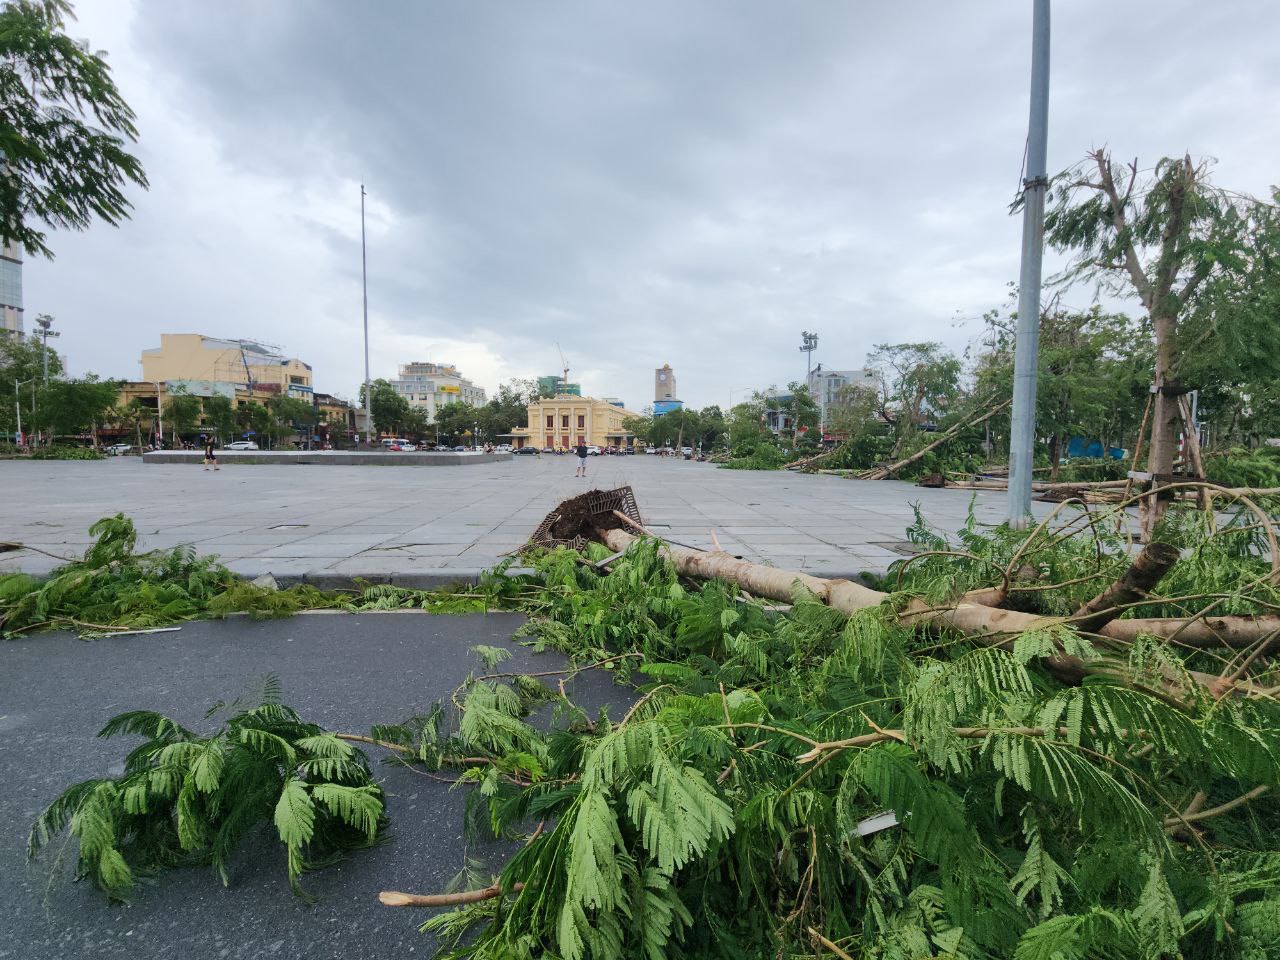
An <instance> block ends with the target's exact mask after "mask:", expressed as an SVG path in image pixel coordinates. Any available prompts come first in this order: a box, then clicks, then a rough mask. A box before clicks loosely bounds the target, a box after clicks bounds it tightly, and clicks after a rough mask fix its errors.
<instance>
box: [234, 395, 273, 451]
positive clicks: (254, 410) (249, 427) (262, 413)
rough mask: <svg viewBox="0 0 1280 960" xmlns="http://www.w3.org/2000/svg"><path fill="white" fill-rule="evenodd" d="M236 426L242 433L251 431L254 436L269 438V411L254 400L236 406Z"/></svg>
mask: <svg viewBox="0 0 1280 960" xmlns="http://www.w3.org/2000/svg"><path fill="white" fill-rule="evenodd" d="M236 426H237V427H239V428H240V431H241V432H242V433H250V432H252V433H253V434H254V436H256V437H259V438H262V439H267V440H268V441H269V440H270V436H271V411H269V410H268V409H267V408H266V407H264V406H263V405H262V404H260V403H258V402H257V401H256V400H250V401H249V402H248V403H245V404H244V405H242V406H239V407H236Z"/></svg>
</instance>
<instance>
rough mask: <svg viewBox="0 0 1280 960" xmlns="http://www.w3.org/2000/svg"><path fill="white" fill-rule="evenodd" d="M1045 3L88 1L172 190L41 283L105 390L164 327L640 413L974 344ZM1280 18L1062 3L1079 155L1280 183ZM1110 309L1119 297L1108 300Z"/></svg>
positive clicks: (993, 289)
mask: <svg viewBox="0 0 1280 960" xmlns="http://www.w3.org/2000/svg"><path fill="white" fill-rule="evenodd" d="M1030 11H1031V4H1030V2H1029V0H1025V2H1013V0H1007V2H983V3H975V2H970V3H954V2H944V0H930V2H925V0H918V2H878V3H872V2H855V0H841V2H834V0H830V2H828V0H807V2H803V3H787V2H782V0H776V2H767V3H766V2H763V0H647V2H643V3H637V2H635V0H616V2H614V0H599V2H595V0H580V2H560V0H541V2H536V3H534V2H526V0H468V2H462V0H431V2H428V0H412V2H411V0H401V2H391V0H383V2H379V3H373V4H362V3H351V2H349V0H269V2H263V0H219V2H208V0H191V2H180V0H80V2H79V4H78V14H79V20H78V22H77V23H75V24H73V25H72V28H71V32H72V33H73V35H76V36H83V37H87V38H88V39H89V40H90V42H91V44H92V45H93V46H94V47H95V48H97V49H104V50H106V51H107V52H108V54H109V59H110V62H111V64H112V66H113V69H114V72H115V76H116V79H117V82H118V84H119V86H120V88H121V90H122V91H123V93H124V95H125V97H126V98H127V99H128V100H129V102H130V103H131V104H132V105H133V107H134V108H135V110H136V111H137V114H138V127H139V129H140V131H141V141H140V143H139V144H138V152H139V154H140V156H141V158H142V160H143V162H144V164H145V167H146V170H147V174H148V176H149V177H150V180H151V189H150V191H149V192H143V191H140V190H138V191H135V192H134V194H133V196H134V201H135V204H136V210H135V212H134V216H133V219H132V221H130V222H129V223H127V224H125V225H124V226H123V227H122V228H120V229H118V230H116V229H112V228H110V227H106V226H95V227H94V228H92V229H91V230H90V231H89V232H88V233H86V234H67V233H62V234H58V235H56V236H54V237H53V240H52V244H51V245H52V246H53V248H54V250H55V251H56V253H57V259H56V261H54V262H53V263H46V262H29V263H28V265H27V268H26V291H25V295H26V308H27V316H28V317H29V318H30V317H34V315H35V314H36V313H39V312H47V313H51V314H54V315H55V316H56V317H57V327H58V328H60V329H61V330H62V331H63V336H62V339H61V341H60V342H59V344H58V346H59V348H60V349H62V350H63V351H64V352H66V353H67V354H68V355H69V361H70V366H71V368H72V370H73V372H76V373H83V372H85V371H89V370H92V371H95V372H97V373H100V374H103V375H105V376H114V377H136V376H137V375H138V369H139V368H138V356H139V352H140V351H141V350H143V349H144V348H147V347H152V346H158V344H159V335H160V333H161V332H175V333H176V332H201V333H206V334H209V335H213V336H222V337H247V338H255V339H259V340H263V341H266V342H269V343H274V344H278V345H279V346H281V347H282V348H283V349H284V350H285V351H286V352H287V353H289V354H291V355H296V356H299V357H301V358H302V359H304V360H306V361H307V362H309V363H311V364H312V365H313V367H314V369H315V385H316V388H317V389H318V390H323V391H326V392H332V393H337V394H339V395H343V396H353V395H354V393H355V391H356V389H357V386H358V384H359V382H360V381H361V379H362V378H363V361H362V347H361V331H360V195H359V189H360V188H359V184H360V182H361V181H363V182H364V183H365V184H366V185H367V189H368V191H369V210H368V216H369V221H368V232H369V323H370V337H371V341H372V346H371V353H372V366H373V375H374V376H375V377H376V376H394V375H395V368H396V365H397V364H398V363H403V362H407V361H410V360H435V361H438V362H440V361H443V362H452V363H456V364H457V365H458V366H459V367H460V368H461V369H462V371H463V372H464V374H466V375H468V376H470V377H471V378H473V379H474V380H476V381H477V382H478V383H479V384H481V385H483V386H484V387H486V388H487V389H489V390H490V391H493V390H494V388H495V387H496V386H497V384H498V383H500V382H502V381H505V380H506V379H508V378H510V377H513V376H521V377H523V376H536V375H539V374H546V373H552V372H557V371H558V370H559V367H560V359H559V355H558V353H557V350H556V341H557V340H558V341H559V343H560V346H561V347H562V348H563V350H564V354H565V356H566V357H567V358H568V362H569V364H570V367H571V372H570V377H571V379H574V380H581V381H582V383H583V386H584V390H585V391H588V392H590V393H592V394H595V395H597V396H609V395H614V396H621V397H622V398H624V399H625V400H626V401H627V404H628V406H630V407H632V408H635V409H639V408H640V407H642V406H644V405H645V404H646V403H649V402H651V401H652V399H653V395H652V383H653V369H654V367H656V366H660V365H661V364H662V363H664V362H669V363H670V364H671V365H672V366H673V367H674V368H675V371H676V374H677V377H678V382H679V387H680V394H681V396H682V398H683V399H684V400H685V401H686V402H687V403H689V404H692V405H694V406H699V407H700V406H704V405H706V404H711V403H718V404H721V405H725V404H727V403H728V401H729V399H730V391H733V392H734V399H735V400H737V399H739V398H740V396H741V394H742V393H743V392H744V390H743V388H763V387H767V386H769V385H770V384H775V383H776V384H779V385H781V384H785V383H786V382H787V381H788V380H790V379H795V378H797V377H801V376H803V373H804V369H805V360H804V355H803V354H802V353H800V352H799V350H798V349H797V348H798V346H799V343H800V332H801V330H802V329H809V330H813V331H816V332H818V333H819V335H820V337H821V340H820V343H819V349H818V352H817V353H816V354H815V355H814V359H815V361H821V362H822V363H823V364H824V365H826V366H828V367H833V368H845V367H859V366H861V365H862V364H863V362H864V361H865V357H866V354H867V352H868V350H869V349H871V347H872V346H873V345H874V344H876V343H879V342H886V341H888V342H903V341H908V340H941V341H944V342H945V343H947V344H948V345H950V346H952V347H954V348H957V349H960V348H963V346H964V345H965V343H966V342H968V341H969V340H971V339H973V338H974V337H975V336H976V335H977V334H978V332H979V328H978V324H977V322H976V320H975V319H970V320H969V322H968V323H967V325H966V324H963V323H959V324H958V321H957V318H961V319H964V318H976V317H978V316H979V315H980V314H981V313H982V312H983V311H984V310H986V309H989V308H990V307H992V306H995V305H997V304H1000V303H1003V302H1004V300H1005V297H1006V288H1005V285H1006V283H1007V282H1008V281H1010V280H1012V279H1014V278H1015V277H1016V276H1017V271H1018V259H1017V255H1018V241H1019V231H1020V227H1019V222H1018V220H1017V218H1015V217H1011V216H1009V214H1008V204H1009V202H1010V201H1011V199H1013V196H1014V193H1015V191H1016V189H1017V186H1018V175H1019V170H1020V164H1021V159H1022V152H1023V144H1024V140H1025V137H1026V127H1027V87H1028V72H1029V67H1030V26H1031V12H1030ZM1277 37H1280V4H1276V3H1274V2H1273V0H1237V2H1232V3H1206V2H1204V0H1126V2H1123V3H1117V2H1115V0H1069V2H1063V0H1059V2H1057V3H1056V4H1055V9H1054V22H1053V63H1052V71H1051V78H1052V79H1051V84H1052V87H1051V94H1050V96H1051V100H1050V116H1049V166H1050V169H1051V171H1053V170H1057V169H1061V168H1062V167H1064V166H1066V165H1068V164H1069V163H1070V162H1073V161H1075V160H1077V159H1079V158H1080V157H1081V156H1082V155H1083V153H1084V151H1085V150H1087V149H1089V148H1090V147H1093V146H1095V145H1103V144H1105V145H1109V146H1111V147H1112V148H1113V149H1114V150H1115V151H1116V153H1117V154H1118V155H1119V156H1123V157H1126V158H1132V157H1135V156H1136V157H1139V158H1141V160H1142V162H1143V163H1144V164H1147V163H1150V162H1153V161H1154V160H1155V159H1157V158H1158V157H1159V156H1160V155H1162V154H1181V153H1182V152H1183V151H1188V150H1189V151H1190V152H1191V153H1192V154H1193V155H1207V156H1212V157H1215V158H1217V160H1218V165H1217V168H1216V170H1215V174H1214V175H1215V179H1216V180H1217V182H1218V183H1220V184H1222V185H1225V186H1230V187H1232V188H1234V189H1238V190H1242V191H1245V192H1248V193H1253V194H1256V195H1262V196H1265V195H1267V192H1268V190H1269V187H1270V185H1271V184H1274V183H1276V182H1278V181H1280V171H1278V170H1277V165H1278V162H1280V57H1277V56H1276V53H1275V44H1276V38H1277ZM1077 299H1079V300H1081V301H1086V300H1087V292H1086V291H1081V292H1080V294H1079V296H1078V297H1077Z"/></svg>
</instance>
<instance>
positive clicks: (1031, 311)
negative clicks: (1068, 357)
mask: <svg viewBox="0 0 1280 960" xmlns="http://www.w3.org/2000/svg"><path fill="white" fill-rule="evenodd" d="M1048 136H1049V0H1034V10H1033V13H1032V20H1031V117H1030V123H1029V124H1028V128H1027V169H1026V175H1025V179H1023V181H1022V271H1021V273H1020V274H1019V276H1018V335H1017V345H1016V348H1015V350H1014V357H1013V421H1012V424H1011V426H1010V429H1009V516H1008V521H1009V526H1010V528H1011V529H1013V530H1025V529H1026V527H1027V520H1028V518H1029V517H1030V516H1031V476H1032V474H1031V471H1032V467H1033V466H1034V459H1035V440H1036V368H1037V366H1038V362H1039V352H1040V267H1041V261H1042V260H1043V258H1044V198H1045V192H1046V189H1047V188H1048V185H1049V181H1048V178H1047V176H1046V169H1045V154H1046V152H1047V148H1048V143H1047V142H1048Z"/></svg>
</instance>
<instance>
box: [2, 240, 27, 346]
mask: <svg viewBox="0 0 1280 960" xmlns="http://www.w3.org/2000/svg"><path fill="white" fill-rule="evenodd" d="M0 331H4V333H6V334H10V335H12V334H15V333H16V334H21V333H22V260H21V259H19V257H18V251H17V250H16V249H14V248H13V247H5V248H4V250H3V251H2V252H0Z"/></svg>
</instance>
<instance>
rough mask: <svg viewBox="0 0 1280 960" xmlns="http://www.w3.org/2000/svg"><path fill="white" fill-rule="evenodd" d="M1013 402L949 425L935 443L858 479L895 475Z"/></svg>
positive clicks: (869, 471)
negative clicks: (971, 418) (974, 417)
mask: <svg viewBox="0 0 1280 960" xmlns="http://www.w3.org/2000/svg"><path fill="white" fill-rule="evenodd" d="M1012 402H1013V401H1011V400H1006V401H1005V402H1004V403H1002V404H1000V405H999V406H996V407H992V408H991V409H990V410H988V411H987V412H986V413H984V414H983V415H982V416H980V417H978V418H977V419H976V420H966V421H964V422H962V423H957V424H955V425H954V426H952V427H949V428H948V429H947V430H946V431H945V432H944V433H943V434H942V436H940V437H938V439H937V440H934V441H933V443H930V444H929V445H927V446H925V447H923V448H921V449H920V450H917V451H916V452H915V453H913V454H911V456H909V457H906V458H904V459H902V460H899V461H898V462H896V463H891V464H889V465H888V466H887V467H876V468H875V469H872V470H868V471H866V472H865V473H860V474H859V475H858V479H859V480H885V479H887V478H888V477H891V476H893V475H894V474H895V473H897V472H898V471H899V470H901V469H903V468H904V467H909V466H911V464H913V463H915V462H916V461H917V460H919V459H921V458H922V457H923V456H924V455H925V454H926V453H928V452H929V451H931V450H934V449H936V448H937V447H940V446H941V445H942V444H944V443H946V442H947V441H948V440H951V439H952V438H954V437H955V435H956V434H958V433H959V432H960V431H961V430H964V429H966V428H967V427H976V426H977V425H978V424H980V423H986V422H987V421H988V420H990V419H991V418H992V417H994V416H995V415H996V414H997V413H999V412H1000V411H1002V410H1003V409H1004V408H1005V407H1007V406H1009V404H1010V403H1012Z"/></svg>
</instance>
